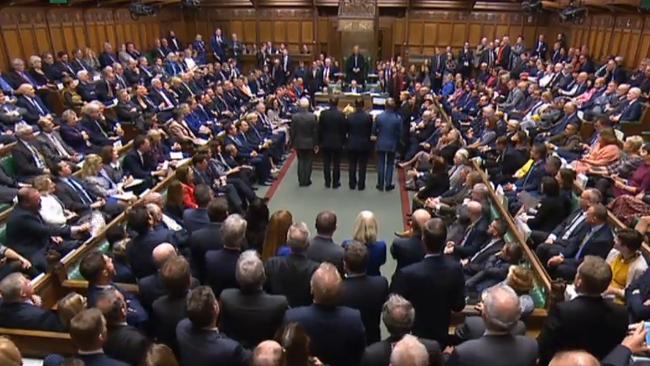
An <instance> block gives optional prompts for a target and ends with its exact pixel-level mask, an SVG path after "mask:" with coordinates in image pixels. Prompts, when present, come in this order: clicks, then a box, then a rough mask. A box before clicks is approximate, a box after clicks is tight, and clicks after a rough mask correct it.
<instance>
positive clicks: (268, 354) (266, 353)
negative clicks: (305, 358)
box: [251, 340, 283, 366]
mask: <svg viewBox="0 0 650 366" xmlns="http://www.w3.org/2000/svg"><path fill="white" fill-rule="evenodd" d="M282 357H283V350H282V346H280V344H279V343H278V342H276V341H270V340H267V341H263V342H261V343H260V344H258V345H257V347H255V349H254V350H253V357H252V360H251V365H252V366H282Z"/></svg>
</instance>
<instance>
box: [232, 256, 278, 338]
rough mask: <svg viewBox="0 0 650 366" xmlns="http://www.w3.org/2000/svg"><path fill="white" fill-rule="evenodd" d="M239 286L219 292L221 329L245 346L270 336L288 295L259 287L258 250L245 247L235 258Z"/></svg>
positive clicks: (261, 278) (261, 280)
mask: <svg viewBox="0 0 650 366" xmlns="http://www.w3.org/2000/svg"><path fill="white" fill-rule="evenodd" d="M235 275H236V277H237V283H239V289H235V288H230V289H225V290H223V291H222V292H221V296H220V300H221V321H220V327H221V330H222V331H223V332H224V333H226V334H228V335H229V336H230V337H232V338H233V339H235V340H237V341H239V342H240V343H241V344H242V346H244V347H246V348H249V349H251V348H253V347H255V346H256V345H257V344H258V343H260V342H261V341H263V340H265V339H273V337H274V335H275V332H276V330H277V329H278V328H279V326H280V324H281V323H282V319H283V318H284V313H285V311H286V310H287V309H288V308H289V303H288V302H287V298H286V297H284V296H282V295H269V294H267V293H266V292H264V290H263V289H262V286H263V285H264V281H265V280H266V275H265V273H264V264H263V263H262V260H261V259H260V258H259V256H258V255H257V253H256V252H255V251H253V250H247V251H245V252H244V253H242V254H241V255H240V257H239V260H238V261H237V271H236V273H235Z"/></svg>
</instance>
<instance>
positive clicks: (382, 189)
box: [375, 184, 384, 192]
mask: <svg viewBox="0 0 650 366" xmlns="http://www.w3.org/2000/svg"><path fill="white" fill-rule="evenodd" d="M375 188H377V190H378V191H381V192H383V191H384V187H382V186H380V185H379V184H377V185H376V186H375Z"/></svg>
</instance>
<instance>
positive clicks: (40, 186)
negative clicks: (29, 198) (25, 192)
mask: <svg viewBox="0 0 650 366" xmlns="http://www.w3.org/2000/svg"><path fill="white" fill-rule="evenodd" d="M50 182H51V179H50V176H49V175H47V174H44V175H39V176H38V177H36V178H34V188H36V190H37V191H39V192H40V193H44V192H47V191H49V190H50Z"/></svg>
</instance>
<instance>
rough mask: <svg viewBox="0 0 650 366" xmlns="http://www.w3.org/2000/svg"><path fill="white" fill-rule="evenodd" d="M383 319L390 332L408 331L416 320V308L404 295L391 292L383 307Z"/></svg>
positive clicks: (402, 332)
mask: <svg viewBox="0 0 650 366" xmlns="http://www.w3.org/2000/svg"><path fill="white" fill-rule="evenodd" d="M381 320H382V321H383V322H384V325H386V329H387V330H388V332H389V333H390V334H404V333H408V332H409V331H410V330H411V327H412V326H413V322H414V321H415V308H414V307H413V304H411V302H410V301H408V300H406V299H405V298H403V297H402V296H400V295H397V294H391V295H390V296H389V297H388V300H387V301H386V302H385V303H384V306H383V307H382V309H381Z"/></svg>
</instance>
